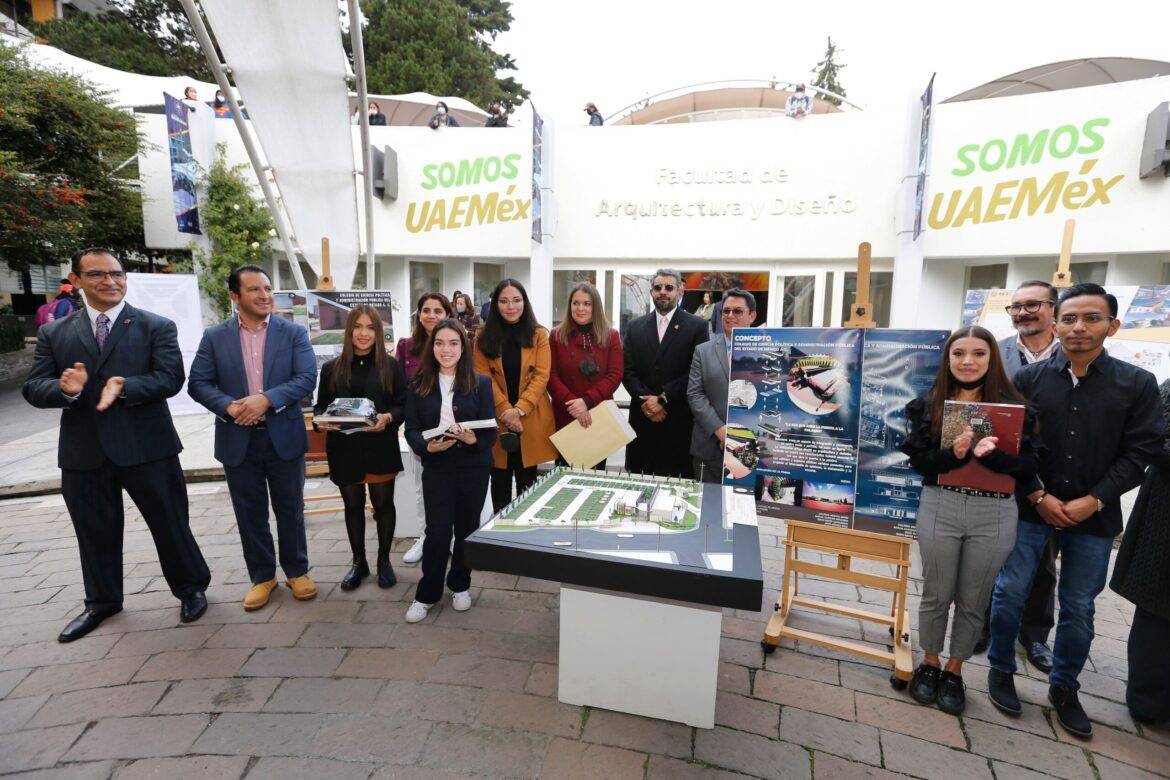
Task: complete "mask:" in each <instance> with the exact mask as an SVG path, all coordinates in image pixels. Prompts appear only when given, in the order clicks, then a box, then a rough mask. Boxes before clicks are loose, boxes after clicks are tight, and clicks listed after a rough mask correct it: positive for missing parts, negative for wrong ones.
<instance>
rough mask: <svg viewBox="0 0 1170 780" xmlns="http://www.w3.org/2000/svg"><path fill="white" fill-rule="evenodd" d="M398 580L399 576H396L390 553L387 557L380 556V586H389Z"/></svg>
mask: <svg viewBox="0 0 1170 780" xmlns="http://www.w3.org/2000/svg"><path fill="white" fill-rule="evenodd" d="M396 582H398V578H397V577H396V576H394V567H393V566H391V565H390V554H389V553H387V554H386V557H385V558H383V557H382V556H380V555H379V556H378V587H379V588H389V587H392V586H393V585H394V583H396Z"/></svg>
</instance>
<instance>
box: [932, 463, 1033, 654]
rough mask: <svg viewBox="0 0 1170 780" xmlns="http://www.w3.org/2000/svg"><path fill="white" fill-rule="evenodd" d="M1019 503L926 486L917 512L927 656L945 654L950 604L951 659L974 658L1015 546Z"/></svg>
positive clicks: (1006, 499) (1013, 500)
mask: <svg viewBox="0 0 1170 780" xmlns="http://www.w3.org/2000/svg"><path fill="white" fill-rule="evenodd" d="M1018 519H1019V510H1018V508H1017V507H1016V502H1015V499H1012V498H989V497H985V496H969V495H965V494H963V493H958V492H956V491H954V490H944V489H943V488H940V487H934V486H928V487H925V488H923V490H922V502H921V504H920V505H919V509H918V551H919V553H920V554H921V556H922V599H921V603H920V605H919V607H918V641H919V643H920V644H921V645H922V650H923V652H927V653H935V654H939V653H942V650H943V642H944V640H945V638H946V633H947V618H948V617H949V615H950V611H951V604H952V603H953V604H954V605H955V618H954V623H953V625H952V629H951V652H950V657H951V658H954V659H956V660H959V661H966V660H967V659H968V658H970V657H971V654H972V651H973V650H974V648H975V643H976V641H977V640H978V639H979V633H980V631H981V630H982V629H983V620H984V613H985V612H986V610H987V604H988V602H989V601H990V600H991V591H992V589H993V588H994V587H995V576H996V575H997V574H998V573H999V570H1000V568H1001V567H1002V566H1003V562H1004V561H1005V560H1007V557H1008V555H1009V554H1010V553H1011V551H1012V548H1013V547H1014V546H1015V543H1016V523H1017V521H1018Z"/></svg>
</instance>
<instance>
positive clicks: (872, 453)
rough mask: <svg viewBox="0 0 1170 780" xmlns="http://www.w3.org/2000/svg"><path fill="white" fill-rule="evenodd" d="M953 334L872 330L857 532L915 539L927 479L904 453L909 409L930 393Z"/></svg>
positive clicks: (865, 362) (866, 352)
mask: <svg viewBox="0 0 1170 780" xmlns="http://www.w3.org/2000/svg"><path fill="white" fill-rule="evenodd" d="M949 335H950V334H949V333H947V331H945V330H869V331H866V333H865V346H864V349H863V354H862V362H861V365H862V370H861V377H862V379H861V413H860V415H859V417H860V429H859V433H858V454H857V502H856V508H855V509H854V512H853V528H855V529H857V530H861V531H874V532H876V533H884V534H894V535H896V536H910V537H913V536H914V529H915V523H916V521H917V516H918V501H919V499H920V498H921V496H922V476H921V475H920V474H919V473H918V472H916V471H915V470H914V469H913V468H911V466H910V459H909V458H908V457H907V456H906V455H905V454H904V453H902V451H901V450H900V449H899V447H901V446H902V442H903V441H905V440H906V434H907V422H906V404H907V403H909V402H910V401H911V400H913V399H914V398H917V397H918V396H920V395H923V394H924V393H926V391H928V390H929V389H930V386H931V385H932V384H933V383H934V379H935V377H936V376H937V374H938V369H939V365H941V363H942V359H943V347H944V346H945V345H946V341H947V337H948V336H949Z"/></svg>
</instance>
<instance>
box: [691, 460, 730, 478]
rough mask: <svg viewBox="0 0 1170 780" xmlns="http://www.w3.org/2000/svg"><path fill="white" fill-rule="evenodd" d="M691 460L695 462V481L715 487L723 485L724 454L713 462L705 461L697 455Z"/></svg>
mask: <svg viewBox="0 0 1170 780" xmlns="http://www.w3.org/2000/svg"><path fill="white" fill-rule="evenodd" d="M691 458H692V459H693V460H694V462H695V479H697V480H699V481H700V482H708V483H711V484H715V485H720V484H722V483H723V453H720V454H719V457H717V458H712V459H711V460H703V459H702V458H700V457H698V456H696V455H692V456H691Z"/></svg>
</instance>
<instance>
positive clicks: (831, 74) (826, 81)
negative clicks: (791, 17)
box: [812, 36, 845, 106]
mask: <svg viewBox="0 0 1170 780" xmlns="http://www.w3.org/2000/svg"><path fill="white" fill-rule="evenodd" d="M840 54H841V49H840V48H838V46H837V44H835V43H833V38H832V36H830V37H829V38H828V43H827V44H826V46H825V56H824V59H822V60H821V61H820V62H818V63H817V64H816V66H815V67H814V68H813V70H812V72H813V74H814V75H813V82H812V85H813V86H814V87H818V88H820V89H823V90H825V91H827V92H832V93H834V94H836V95H840V96H841V97H845V87H843V86H841V83H840V82H839V81H838V80H837V78H838V76H839V75H840V73H841V70H842V69H843V68H844V67H845V65H844V64H843V63H840V62H838V61H837V57H838V56H839V55H840ZM817 97H819V98H820V99H821V100H827V101H828V102H830V103H832V104H833V105H835V106H839V105H841V97H829V96H827V95H818V96H817Z"/></svg>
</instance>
